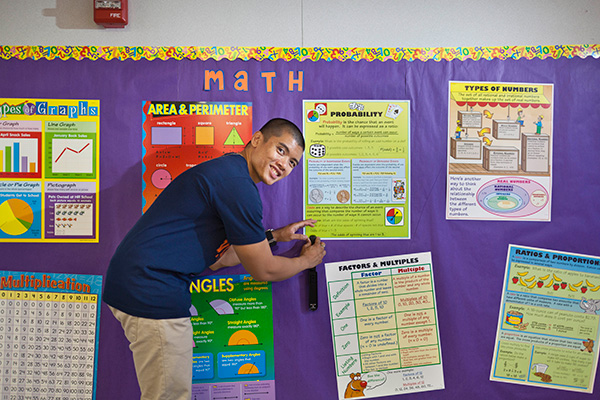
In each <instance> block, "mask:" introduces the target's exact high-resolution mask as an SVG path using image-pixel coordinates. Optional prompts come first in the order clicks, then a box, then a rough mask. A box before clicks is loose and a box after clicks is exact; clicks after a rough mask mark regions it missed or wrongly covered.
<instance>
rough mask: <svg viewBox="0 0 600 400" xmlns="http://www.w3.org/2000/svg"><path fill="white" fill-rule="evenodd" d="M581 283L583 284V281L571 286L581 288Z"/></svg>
mask: <svg viewBox="0 0 600 400" xmlns="http://www.w3.org/2000/svg"><path fill="white" fill-rule="evenodd" d="M582 283H583V281H581V282H579V283H574V284H573V286H575V287H579V286H581V284H582Z"/></svg>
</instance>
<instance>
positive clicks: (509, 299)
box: [490, 245, 600, 393]
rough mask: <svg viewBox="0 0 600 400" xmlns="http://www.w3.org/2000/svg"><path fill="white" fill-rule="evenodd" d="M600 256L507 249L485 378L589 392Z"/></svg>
mask: <svg viewBox="0 0 600 400" xmlns="http://www.w3.org/2000/svg"><path fill="white" fill-rule="evenodd" d="M599 328H600V258H599V257H594V256H587V255H581V254H573V253H563V252H558V251H554V250H545V249H535V248H529V247H520V246H514V245H511V246H509V249H508V256H507V261H506V275H505V279H504V289H503V291H502V303H501V305H500V316H499V318H498V331H497V334H496V344H495V349H494V358H493V362H492V370H491V374H490V379H491V380H493V381H503V382H509V383H517V384H522V385H531V386H538V387H545V388H551V389H563V390H570V391H576V392H586V393H592V389H593V387H594V377H595V375H596V370H597V366H598V340H599V339H600V336H599V333H598V330H599Z"/></svg>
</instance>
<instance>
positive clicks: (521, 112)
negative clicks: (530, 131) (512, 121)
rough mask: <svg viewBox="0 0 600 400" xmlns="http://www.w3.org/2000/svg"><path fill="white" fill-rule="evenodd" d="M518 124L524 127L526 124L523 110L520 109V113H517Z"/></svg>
mask: <svg viewBox="0 0 600 400" xmlns="http://www.w3.org/2000/svg"><path fill="white" fill-rule="evenodd" d="M517 122H518V123H519V124H520V125H521V126H523V124H524V123H525V120H524V119H523V109H522V108H519V111H517Z"/></svg>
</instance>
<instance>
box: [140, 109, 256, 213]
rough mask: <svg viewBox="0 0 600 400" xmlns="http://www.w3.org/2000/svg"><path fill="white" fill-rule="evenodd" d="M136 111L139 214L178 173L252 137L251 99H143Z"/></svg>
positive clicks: (233, 149) (239, 147) (236, 148)
mask: <svg viewBox="0 0 600 400" xmlns="http://www.w3.org/2000/svg"><path fill="white" fill-rule="evenodd" d="M142 113H143V133H144V139H143V142H142V143H143V175H142V178H143V205H142V207H143V208H142V211H143V212H145V211H146V210H147V209H148V207H150V206H151V205H152V203H153V202H154V200H155V199H156V197H158V195H159V194H160V193H161V192H162V190H163V189H164V188H166V187H167V185H168V184H169V183H171V181H172V180H173V179H175V177H177V176H178V175H179V174H181V173H182V172H183V171H185V170H187V169H189V168H192V167H193V166H195V165H196V164H200V163H201V162H203V161H207V160H210V159H213V158H216V157H219V156H221V155H223V154H226V153H232V152H239V151H241V150H243V148H244V144H245V143H247V142H248V141H250V139H251V138H252V103H227V102H220V103H212V102H198V103H192V102H187V103H184V102H157V101H145V102H144V103H143V104H142Z"/></svg>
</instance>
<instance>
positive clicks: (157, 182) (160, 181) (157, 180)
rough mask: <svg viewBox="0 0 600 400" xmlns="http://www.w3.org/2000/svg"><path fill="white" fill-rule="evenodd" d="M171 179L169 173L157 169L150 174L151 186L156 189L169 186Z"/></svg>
mask: <svg viewBox="0 0 600 400" xmlns="http://www.w3.org/2000/svg"><path fill="white" fill-rule="evenodd" d="M172 179H173V177H172V176H171V173H170V172H169V171H167V170H166V169H157V170H156V171H154V172H153V173H152V177H151V178H150V180H151V181H152V184H153V185H154V187H155V188H157V189H164V188H166V187H167V186H169V183H171V180H172Z"/></svg>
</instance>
